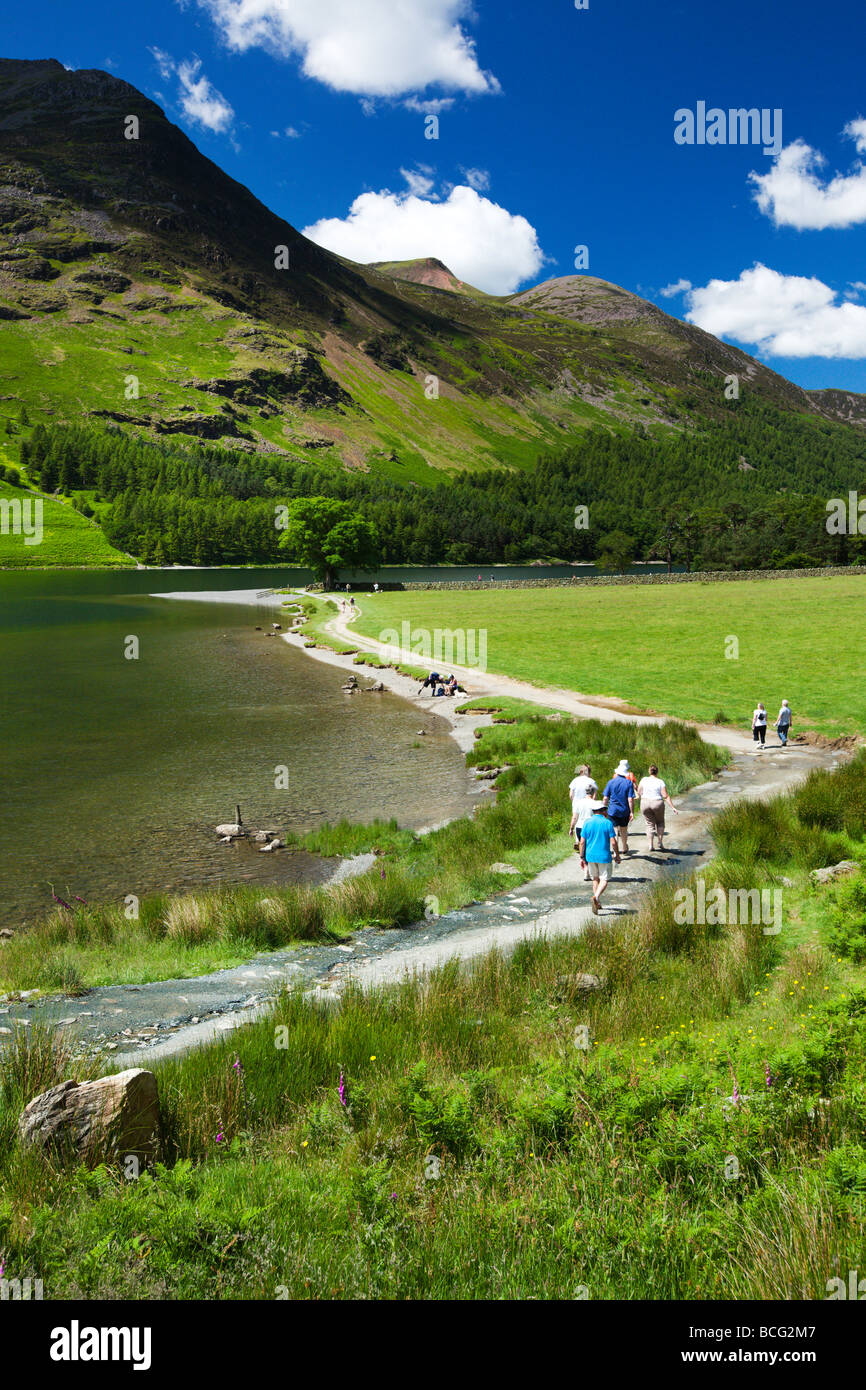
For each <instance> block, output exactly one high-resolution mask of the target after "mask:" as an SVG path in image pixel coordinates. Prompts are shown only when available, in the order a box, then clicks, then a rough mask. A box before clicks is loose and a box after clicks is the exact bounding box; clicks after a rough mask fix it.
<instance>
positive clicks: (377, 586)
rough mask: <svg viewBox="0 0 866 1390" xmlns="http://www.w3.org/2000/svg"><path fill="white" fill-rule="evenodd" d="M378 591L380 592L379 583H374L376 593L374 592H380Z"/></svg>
mask: <svg viewBox="0 0 866 1390" xmlns="http://www.w3.org/2000/svg"><path fill="white" fill-rule="evenodd" d="M378 592H379V585H378V584H374V585H373V593H374V594H378Z"/></svg>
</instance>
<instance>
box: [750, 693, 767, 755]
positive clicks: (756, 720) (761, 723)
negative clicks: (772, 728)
mask: <svg viewBox="0 0 866 1390" xmlns="http://www.w3.org/2000/svg"><path fill="white" fill-rule="evenodd" d="M766 737H767V711H766V710H765V709H764V706H763V704H762V703H761V701H760V700H759V701H758V708H757V709H756V710H753V711H752V738H753V739H754V740H755V742H756V743H757V745H758V747H757V748H756V750H755V751H756V752H757V753H760V752H761V751H762V750H763V747H764V739H765V738H766Z"/></svg>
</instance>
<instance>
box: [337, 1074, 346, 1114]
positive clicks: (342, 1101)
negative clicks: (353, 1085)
mask: <svg viewBox="0 0 866 1390" xmlns="http://www.w3.org/2000/svg"><path fill="white" fill-rule="evenodd" d="M337 1089H338V1091H339V1093H340V1104H341V1105H342V1106H343V1108H344V1109H348V1107H347V1105H346V1082H345V1080H344V1079H343V1073H342V1072H340V1084H339V1086H338V1087H337Z"/></svg>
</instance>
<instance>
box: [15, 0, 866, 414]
mask: <svg viewBox="0 0 866 1390" xmlns="http://www.w3.org/2000/svg"><path fill="white" fill-rule="evenodd" d="M864 28H866V21H864V19H863V18H861V15H860V12H859V10H858V8H857V7H855V6H852V5H851V4H850V0H849V3H848V4H845V5H843V4H842V3H840V0H824V3H823V4H822V5H820V6H815V5H814V4H809V5H807V4H806V3H805V0H786V3H785V4H784V5H783V4H781V3H778V0H765V3H763V4H761V5H760V6H756V5H755V4H754V0H751V3H745V0H729V3H728V4H726V5H724V6H722V5H719V6H706V5H703V4H701V3H699V0H691V3H689V4H675V3H663V4H653V3H651V2H650V0H644V3H637V0H616V2H615V0H588V7H587V8H585V9H580V10H578V9H576V8H575V5H574V0H536V3H532V0H520V2H519V3H518V2H517V0H476V3H475V4H474V6H470V5H468V4H464V3H461V0H183V3H178V0H147V3H146V4H142V5H118V4H117V3H115V2H114V0H112V3H108V0H78V3H76V4H74V5H70V4H68V3H65V0H64V3H59V2H58V0H49V3H47V4H46V3H43V4H42V5H40V6H38V7H37V6H27V7H25V6H22V7H19V10H18V12H17V13H16V14H14V15H11V16H7V17H6V18H4V21H3V43H2V56H4V57H13V58H38V57H42V58H47V57H55V58H58V59H60V61H61V62H63V63H65V64H66V65H67V66H68V67H72V68H104V69H107V70H109V71H111V72H113V73H115V74H116V75H117V76H119V77H123V78H125V79H126V80H127V81H129V82H131V83H132V84H133V85H134V86H136V87H138V88H140V89H141V90H142V91H144V92H145V93H146V94H147V95H148V96H150V97H152V98H153V99H154V100H156V101H158V102H159V104H160V105H161V106H163V108H164V109H165V110H166V112H167V114H168V115H169V116H170V118H171V119H172V120H174V121H176V122H177V123H178V124H179V125H180V126H181V127H182V128H183V129H184V130H185V131H186V132H187V133H188V134H189V135H190V136H191V137H192V139H193V140H194V141H195V143H196V144H197V145H198V147H199V148H200V149H201V150H202V151H203V152H204V153H205V154H207V155H208V156H209V157H210V158H211V159H213V160H214V161H215V162H216V163H218V164H220V165H221V166H222V167H223V168H224V169H226V171H227V172H228V173H230V174H231V175H232V176H233V177H234V178H236V179H238V180H240V181H241V182H242V183H244V184H246V185H247V186H248V187H249V188H251V189H252V190H253V192H254V193H255V194H256V195H257V196H258V197H259V198H261V199H262V201H263V202H265V203H267V204H268V205H269V206H270V207H272V208H273V209H274V210H275V211H277V212H279V213H280V214H281V215H282V216H284V217H286V218H287V220H288V221H290V222H291V223H292V224H293V225H294V226H296V227H298V228H299V229H301V230H307V232H308V234H309V235H312V236H313V237H314V238H315V239H316V240H320V241H322V243H323V244H326V245H329V246H331V247H332V248H333V249H335V250H338V251H340V252H341V253H342V254H345V255H348V256H351V257H353V258H354V259H356V260H382V259H399V258H404V257H409V256H415V255H421V254H427V255H438V256H440V257H441V258H442V259H443V260H444V261H446V262H447V263H448V264H449V265H450V266H451V269H452V270H454V271H455V273H456V274H457V275H459V276H460V277H461V278H463V279H466V280H467V281H470V282H472V283H474V284H478V285H480V286H481V287H482V288H485V289H488V290H490V291H491V292H497V293H505V292H510V291H511V290H513V289H516V288H518V287H524V288H525V287H526V286H527V285H529V284H532V283H535V282H537V281H539V280H542V279H546V278H548V277H550V276H554V275H566V274H572V273H575V270H574V252H575V247H576V246H578V245H581V246H586V247H587V248H588V256H589V264H588V272H589V273H590V274H592V275H598V276H601V277H602V278H604V279H606V280H611V281H613V282H614V283H616V284H619V285H623V286H624V287H625V288H626V289H629V290H634V291H636V292H637V293H640V294H642V295H644V296H645V297H646V298H649V299H653V300H654V301H655V302H657V303H658V304H660V305H661V306H662V307H663V308H665V309H666V310H667V311H668V312H669V313H673V314H675V315H677V316H678V317H683V318H685V317H691V318H692V320H693V321H695V322H697V323H699V324H700V325H701V326H702V327H705V328H708V329H709V330H710V331H711V332H714V333H716V334H717V336H719V337H724V338H726V339H727V340H728V341H731V342H737V343H739V344H740V345H741V346H742V347H744V348H745V349H746V350H747V351H750V352H753V353H754V354H755V355H756V356H760V357H761V358H762V359H763V360H764V361H766V362H767V363H768V364H769V365H770V366H772V367H774V368H775V369H776V370H777V371H780V372H782V373H783V374H784V375H785V376H788V377H790V378H791V379H792V380H794V381H797V382H800V383H801V384H802V385H804V386H838V387H843V388H847V389H851V390H856V391H866V255H864V251H866V65H864V60H863V52H864V45H863V37H864ZM699 103H704V106H705V109H706V111H707V113H708V114H707V116H706V117H705V118H704V119H702V120H701V121H700V122H699V125H700V126H701V127H702V128H703V129H707V122H709V131H710V133H709V135H708V142H707V143H698V142H697V133H696V134H695V143H677V141H676V140H675V138H674V133H675V128H676V127H677V125H679V127H680V130H681V133H682V134H688V133H689V132H688V130H687V128H686V122H685V120H684V118H683V116H682V114H681V115H680V117H679V118H678V119H677V120H675V113H677V112H680V113H683V112H692V113H694V116H695V119H696V120H697V118H698V115H699V107H698V104H699ZM739 108H746V109H751V108H755V109H757V110H758V111H763V110H766V111H767V112H768V115H769V118H770V121H771V125H770V126H769V127H768V130H772V131H773V134H774V135H775V134H777V133H778V131H779V130H780V133H781V140H779V139H776V141H775V144H776V152H775V153H770V154H765V153H764V148H763V145H762V144H761V143H757V144H755V143H751V134H752V131H751V129H749V130H748V131H746V130H742V131H741V130H736V131H732V130H731V129H730V126H731V122H730V119H729V117H728V113H729V112H730V111H731V110H733V109H739ZM777 110H778V111H781V113H782V114H781V121H778V122H775V124H773V122H774V118H773V115H772V113H773V112H775V111H777ZM714 112H715V113H716V114H715V115H714V114H713V113H714ZM431 114H432V115H436V116H438V120H439V130H438V139H427V138H425V131H426V130H428V129H430V124H429V117H430V115H431ZM719 116H723V117H724V120H723V121H720V120H719ZM744 124H745V123H744ZM696 131H697V127H696ZM737 135H741V136H743V137H748V138H749V143H739V142H737V141H736V140H735V138H734V137H735V136H737ZM721 136H725V141H724V142H722V141H721V139H720V137H721ZM673 286H680V289H679V290H678V291H677V292H673V291H672V290H671V287H673ZM663 291H667V293H663Z"/></svg>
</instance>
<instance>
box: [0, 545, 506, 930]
mask: <svg viewBox="0 0 866 1390" xmlns="http://www.w3.org/2000/svg"><path fill="white" fill-rule="evenodd" d="M439 573H444V571H441V572H439ZM476 573H477V570H476ZM295 576H297V578H305V576H303V575H302V572H300V571H286V570H280V571H275V570H250V569H243V570H234V571H232V570H219V571H190V570H171V571H163V572H154V571H147V572H145V571H135V570H133V571H128V572H119V573H118V572H110V571H58V572H51V571H40V572H30V573H20V572H9V571H7V572H5V573H2V574H0V753H2V788H3V791H2V796H3V805H2V826H3V833H2V838H0V925H4V926H6V925H11V926H20V925H24V924H26V923H27V922H32V921H34V920H36V919H38V918H39V917H40V916H41V915H42V914H43V913H44V912H46V911H48V910H50V909H51V907H52V899H51V887H50V885H51V884H53V885H54V889H55V891H56V892H57V893H58V894H60V895H61V896H62V897H67V896H68V895H69V894H79V895H80V896H81V897H83V898H85V899H87V900H88V901H95V902H102V901H108V900H110V899H116V898H123V897H125V896H126V895H127V894H129V893H134V894H136V895H137V896H142V895H144V894H146V893H148V892H152V891H157V890H164V889H179V888H184V887H193V886H195V885H199V884H211V885H213V884H216V883H218V882H220V881H223V880H236V881H241V880H243V881H249V882H255V883H262V884H267V883H274V882H285V881H297V880H301V879H307V880H311V881H321V879H322V878H323V877H324V876H326V875H327V873H328V871H329V869H330V868H332V867H333V863H331V864H330V865H323V864H322V863H321V862H320V861H318V860H315V859H314V858H312V857H310V856H307V855H303V854H296V853H289V852H284V851H280V852H277V853H275V854H267V855H262V854H259V853H258V851H257V849H256V848H254V847H253V846H252V845H249V844H245V843H243V842H240V843H236V844H234V845H231V846H227V845H221V844H219V843H218V841H217V837H216V836H215V834H214V833H213V828H214V826H215V825H216V824H218V823H219V822H221V821H228V820H233V819H234V807H235V803H236V802H239V803H240V805H241V808H242V811H243V816H244V821H245V823H246V824H248V825H249V826H251V827H252V828H259V827H261V828H268V829H271V828H277V827H279V828H281V829H285V830H296V831H303V830H307V829H312V828H314V827H315V826H317V825H320V824H322V823H324V822H326V821H336V820H339V819H340V818H341V817H344V816H345V817H347V818H348V819H349V820H352V821H366V820H371V819H373V818H374V817H375V816H377V815H378V816H384V817H390V816H395V817H396V818H397V820H398V821H399V823H400V824H401V825H404V826H409V827H412V828H415V829H420V828H421V827H423V826H427V825H430V824H433V823H436V822H439V821H441V820H445V819H447V818H449V817H453V816H458V815H465V814H467V813H468V812H469V811H470V810H471V809H472V808H473V807H474V806H475V805H477V802H478V796H477V792H476V794H475V795H473V794H472V787H473V785H474V779H473V778H471V776H470V775H469V774H468V773H467V771H466V768H465V764H464V759H463V755H462V754H461V752H460V751H459V749H458V747H457V745H456V743H455V742H454V740H453V739H452V738H451V737H450V735H449V734H448V729H447V725H446V724H445V722H444V721H443V720H441V719H439V718H437V717H436V716H435V715H433V714H427V713H426V712H423V713H419V712H418V711H417V710H416V709H414V708H413V707H412V706H410V705H408V704H406V703H405V702H402V701H400V700H398V699H397V698H396V697H395V696H394V695H391V694H386V695H380V696H372V695H371V696H369V697H367V696H360V695H359V696H354V697H353V696H350V695H347V694H345V693H344V692H343V691H342V690H341V688H340V687H341V685H342V683H343V681H344V679H345V676H344V674H343V672H342V671H340V670H338V669H336V668H333V667H328V666H325V665H322V664H321V663H319V662H316V661H314V660H311V659H310V658H309V657H308V656H305V655H304V654H303V652H301V651H298V650H295V649H293V648H290V647H289V646H288V645H287V644H286V643H285V642H281V641H267V640H264V638H263V634H262V633H260V632H258V633H257V632H256V631H255V626H256V624H257V623H259V624H267V623H269V622H270V621H271V619H272V618H273V617H274V613H273V612H272V611H271V610H267V611H266V610H264V609H254V608H244V607H241V606H239V605H237V604H209V603H207V604H205V603H200V602H189V603H184V602H183V601H177V602H175V601H170V600H166V599H156V598H151V597H149V596H148V595H149V594H150V593H151V592H155V591H159V590H162V591H168V590H180V589H190V590H199V591H201V590H204V589H212V588H221V589H238V588H261V589H266V588H268V587H271V586H273V585H284V584H286V583H290V582H293V580H294V577H295ZM130 636H134V637H137V639H138V643H139V657H138V659H137V660H128V659H126V658H125V656H124V650H125V647H126V645H127V638H129V637H130ZM419 728H424V729H426V731H427V737H425V738H420V739H419V738H417V737H416V732H417V730H418V729H419ZM416 744H417V745H418V746H417V747H416V746H414V745H416ZM283 765H284V766H286V767H288V769H289V786H288V789H287V790H277V789H276V787H275V768H277V767H278V766H283Z"/></svg>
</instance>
